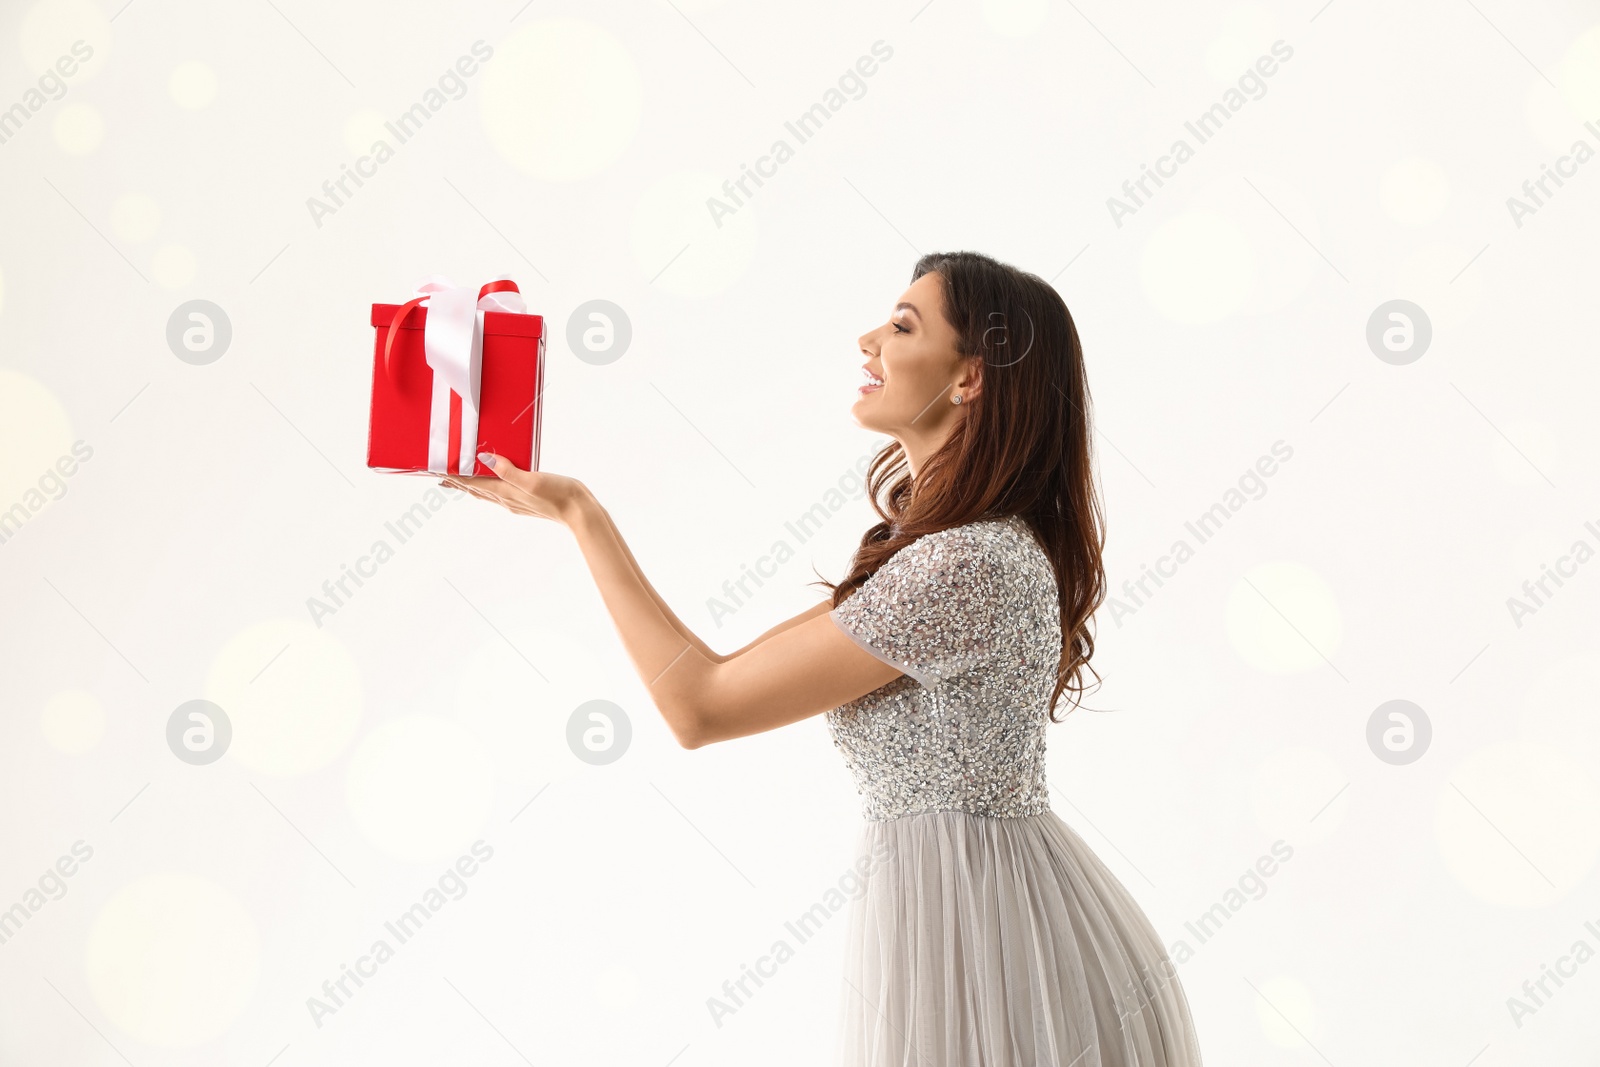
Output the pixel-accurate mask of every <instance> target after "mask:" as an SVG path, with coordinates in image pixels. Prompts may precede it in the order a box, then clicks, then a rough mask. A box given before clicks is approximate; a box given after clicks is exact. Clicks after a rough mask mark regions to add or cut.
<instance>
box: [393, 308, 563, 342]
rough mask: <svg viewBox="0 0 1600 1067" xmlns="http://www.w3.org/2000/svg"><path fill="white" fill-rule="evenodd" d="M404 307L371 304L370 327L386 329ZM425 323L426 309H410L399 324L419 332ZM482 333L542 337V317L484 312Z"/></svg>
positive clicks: (401, 326)
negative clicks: (403, 320)
mask: <svg viewBox="0 0 1600 1067" xmlns="http://www.w3.org/2000/svg"><path fill="white" fill-rule="evenodd" d="M404 306H405V305H404V304H373V305H372V325H374V326H381V327H384V328H387V327H388V325H389V323H390V322H391V321H393V319H394V313H395V312H396V311H399V310H400V309H401V308H402V307H404ZM427 321H428V309H427V308H425V307H417V308H412V309H411V314H409V315H407V316H406V321H405V322H403V323H401V324H400V328H401V329H402V330H420V329H422V328H423V327H424V326H425V325H426V323H427ZM483 332H484V335H485V336H488V335H489V334H496V335H508V336H511V337H543V336H544V316H543V315H523V314H518V313H517V312H514V311H485V312H484V313H483Z"/></svg>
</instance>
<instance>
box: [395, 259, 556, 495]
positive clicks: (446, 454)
mask: <svg viewBox="0 0 1600 1067" xmlns="http://www.w3.org/2000/svg"><path fill="white" fill-rule="evenodd" d="M491 280H492V281H511V280H512V279H511V277H510V276H509V275H505V274H502V275H501V276H500V277H498V278H494V279H491ZM482 288H483V287H482V286H480V285H470V286H455V285H451V284H450V280H449V279H448V278H444V277H441V276H440V275H437V274H431V275H429V276H428V277H426V278H424V279H423V280H422V281H420V282H418V283H417V288H416V294H415V295H416V296H426V297H427V299H426V300H424V301H423V302H422V306H423V307H425V308H427V309H428V318H427V321H426V322H425V323H424V324H423V332H422V347H423V351H424V353H425V355H426V357H427V361H428V366H430V367H432V368H433V407H432V410H431V412H430V414H429V417H428V470H429V471H431V472H432V473H434V474H469V475H470V474H471V473H472V472H473V470H474V469H475V465H476V463H477V458H478V400H479V384H480V382H481V380H482V376H483V315H484V312H486V311H509V312H512V313H513V314H521V315H525V314H527V312H528V305H527V303H526V302H525V301H524V300H523V299H522V294H521V293H518V292H514V291H511V290H505V291H502V292H496V293H487V294H485V295H484V296H483V297H482V298H481V299H480V298H479V297H478V293H479V291H480V290H481V289H482ZM451 393H455V394H456V395H457V396H459V397H460V398H461V439H460V455H459V457H458V459H457V465H458V466H459V467H460V468H461V469H460V470H455V471H452V470H450V394H451Z"/></svg>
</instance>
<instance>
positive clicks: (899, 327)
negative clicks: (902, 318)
mask: <svg viewBox="0 0 1600 1067" xmlns="http://www.w3.org/2000/svg"><path fill="white" fill-rule="evenodd" d="M890 325H891V326H893V327H894V332H895V333H910V332H911V331H910V330H908V329H906V328H905V327H904V326H902V325H900V324H899V323H898V322H894V323H890Z"/></svg>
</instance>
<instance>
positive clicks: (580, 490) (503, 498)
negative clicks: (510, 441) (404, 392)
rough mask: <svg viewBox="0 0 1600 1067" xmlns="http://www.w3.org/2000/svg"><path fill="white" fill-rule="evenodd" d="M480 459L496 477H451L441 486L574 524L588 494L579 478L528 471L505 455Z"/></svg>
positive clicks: (519, 511) (520, 511)
mask: <svg viewBox="0 0 1600 1067" xmlns="http://www.w3.org/2000/svg"><path fill="white" fill-rule="evenodd" d="M478 459H479V460H480V461H481V462H482V463H483V464H484V465H485V466H487V467H489V468H490V469H492V470H493V471H494V476H493V477H467V476H466V475H460V474H450V475H446V476H445V478H444V480H443V481H441V482H440V483H439V484H440V485H449V486H454V487H455V488H457V489H461V490H464V491H465V492H468V493H471V494H472V495H473V496H475V497H478V498H479V499H480V500H487V501H489V502H490V503H491V504H499V505H500V506H501V507H503V508H505V509H506V510H508V511H512V512H515V513H516V514H518V515H532V516H535V517H536V518H541V519H550V520H552V521H554V522H559V523H563V524H567V523H569V522H570V521H571V519H572V517H573V515H574V513H575V511H576V509H577V508H578V507H579V506H580V504H581V503H582V501H583V499H584V497H585V496H586V495H587V494H588V492H589V490H588V487H587V486H585V485H584V484H583V483H582V482H580V481H578V480H577V479H576V478H567V477H564V476H562V475H560V474H547V473H545V472H544V471H525V470H522V469H521V468H519V467H517V466H516V465H515V464H514V463H512V462H511V461H510V460H509V459H506V458H505V457H503V456H492V455H490V454H489V453H487V452H480V453H478Z"/></svg>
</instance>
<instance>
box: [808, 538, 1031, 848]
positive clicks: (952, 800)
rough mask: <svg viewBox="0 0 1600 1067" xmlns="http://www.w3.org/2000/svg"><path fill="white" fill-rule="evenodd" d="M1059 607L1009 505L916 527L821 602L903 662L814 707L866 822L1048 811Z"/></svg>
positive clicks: (873, 648) (862, 638)
mask: <svg viewBox="0 0 1600 1067" xmlns="http://www.w3.org/2000/svg"><path fill="white" fill-rule="evenodd" d="M1059 612H1060V601H1059V598H1058V594H1057V590H1056V583H1055V575H1054V572H1053V570H1052V568H1051V566H1050V561H1049V558H1048V557H1047V556H1046V555H1045V554H1044V550H1043V548H1041V547H1040V545H1039V543H1038V541H1037V540H1036V539H1035V538H1034V536H1033V533H1032V531H1031V530H1030V529H1029V528H1028V526H1027V523H1026V522H1025V521H1024V520H1023V519H1022V518H1020V517H1018V516H1012V517H1010V518H1007V519H995V520H984V521H982V522H975V523H969V524H967V525H965V526H957V527H953V528H951V529H948V530H941V531H939V532H937V533H933V534H928V535H926V536H923V537H921V538H918V539H917V540H916V541H914V542H912V543H911V544H910V545H907V546H906V547H905V548H903V549H901V550H900V551H899V552H897V553H895V555H894V556H893V557H891V558H890V559H889V561H888V562H887V563H885V564H884V565H883V566H882V567H880V568H879V569H878V571H877V573H875V574H874V575H873V576H872V577H871V578H869V579H868V580H867V581H866V583H865V584H864V585H862V587H861V588H860V589H858V590H857V591H856V592H855V594H853V595H852V596H850V597H848V598H847V599H846V600H845V601H844V602H843V603H841V604H840V605H839V606H838V607H837V608H834V609H833V612H832V615H833V618H834V621H835V622H836V623H837V624H838V625H839V626H840V628H841V629H843V630H844V632H845V633H847V634H848V635H850V637H851V638H852V639H854V640H855V641H856V642H857V643H858V644H860V645H861V646H862V647H864V648H866V649H867V650H868V651H870V652H872V653H873V654H874V655H876V656H878V657H879V658H880V659H883V660H885V661H887V662H889V663H892V664H894V665H895V666H897V667H899V668H901V670H903V671H905V672H906V673H905V674H903V675H902V676H901V677H899V678H896V679H895V680H894V681H892V682H890V683H889V684H887V685H884V686H882V687H880V688H878V689H876V690H874V691H872V692H871V693H868V694H867V695H866V696H863V697H861V698H859V699H857V700H853V701H851V702H849V703H848V704H843V705H840V706H839V707H837V708H835V709H833V710H832V711H830V712H828V715H827V722H828V730H829V732H830V733H831V735H832V737H833V742H834V744H835V745H836V746H837V747H838V748H839V750H840V751H841V752H842V753H843V754H844V758H845V763H846V764H847V766H848V767H849V768H850V771H851V773H852V774H853V775H854V777H855V781H856V788H857V790H858V791H859V792H860V793H861V795H862V798H863V802H864V803H863V811H864V814H865V815H866V817H867V818H868V819H875V820H881V819H894V818H898V817H900V816H903V815H910V814H916V813H920V812H928V811H964V812H968V813H970V814H973V815H985V816H993V817H999V818H1011V817H1018V816H1025V815H1038V814H1041V813H1043V812H1044V811H1046V810H1048V808H1049V797H1048V794H1047V791H1046V786H1045V768H1044V757H1045V728H1046V726H1048V724H1049V722H1050V719H1049V708H1048V704H1049V699H1050V693H1051V691H1052V690H1053V689H1054V687H1055V679H1056V670H1057V667H1058V665H1059V662H1060V658H1061V620H1060V614H1059Z"/></svg>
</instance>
